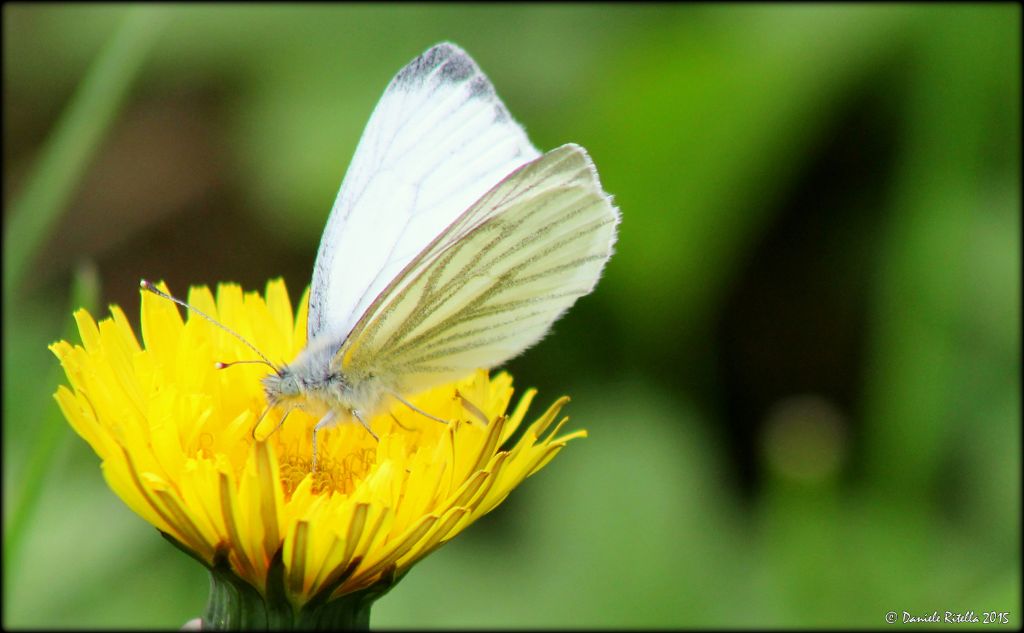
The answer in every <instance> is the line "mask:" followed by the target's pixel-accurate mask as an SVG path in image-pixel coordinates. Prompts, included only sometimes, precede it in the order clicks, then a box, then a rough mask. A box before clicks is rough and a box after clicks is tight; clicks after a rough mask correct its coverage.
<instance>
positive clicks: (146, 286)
mask: <svg viewBox="0 0 1024 633" xmlns="http://www.w3.org/2000/svg"><path fill="white" fill-rule="evenodd" d="M139 287H140V288H142V289H143V290H148V291H149V292H152V293H153V294H155V295H157V296H158V297H163V298H164V299H167V300H168V301H173V302H174V303H177V304H178V305H180V306H181V307H183V308H185V309H186V310H191V311H192V312H195V313H196V314H198V315H199V316H201V317H203V318H204V319H206V320H207V321H209V322H210V323H213V324H214V325H216V326H217V327H219V328H220V329H222V330H224V331H225V332H227V333H228V334H230V335H231V336H233V337H235V338H237V339H238V340H240V341H242V342H243V343H245V345H246V346H247V347H248V348H249V349H251V350H252V351H254V352H256V355H257V356H259V357H260V358H262V359H263V360H239V361H235V362H233V363H217V369H225V368H227V367H230V366H232V365H238V364H239V363H260V364H263V365H266V366H268V367H270V368H271V369H273V370H274V371H278V369H277V365H275V364H274V363H272V362H270V359H269V358H267V357H266V356H264V355H263V352H261V351H259V350H258V349H256V346H255V345H253V344H252V343H250V342H249V341H247V340H245V339H244V338H243V337H242V335H241V334H239V333H238V332H235V331H234V330H232V329H231V328H229V327H228V326H226V325H224V324H223V323H221V322H220V321H218V320H217V319H215V318H213V317H212V316H210V315H209V314H206V313H205V312H203V311H202V310H200V309H199V308H195V307H193V306H190V305H189V304H187V303H185V302H184V301H182V300H181V299H176V298H174V297H172V296H171V295H169V294H167V293H166V292H163V291H161V290H158V289H157V288H156V286H154V285H153V284H151V283H150V282H148V281H146V280H145V279H143V280H141V281H140V282H139Z"/></svg>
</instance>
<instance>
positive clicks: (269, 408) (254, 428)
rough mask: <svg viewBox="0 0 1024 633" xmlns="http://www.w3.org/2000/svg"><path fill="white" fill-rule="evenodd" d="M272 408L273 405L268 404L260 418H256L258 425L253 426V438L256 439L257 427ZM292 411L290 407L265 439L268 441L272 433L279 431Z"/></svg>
mask: <svg viewBox="0 0 1024 633" xmlns="http://www.w3.org/2000/svg"><path fill="white" fill-rule="evenodd" d="M272 408H273V407H272V406H270V405H268V406H267V408H266V409H265V410H264V411H263V415H261V416H260V419H259V420H256V426H254V427H252V439H254V440H255V439H256V429H258V428H260V422H262V421H263V418H265V417H266V416H267V412H268V411H270V410H271V409H272ZM291 412H292V409H288V410H287V411H285V412H284V417H282V418H281V421H280V422H278V423H277V426H275V427H274V430H273V431H271V432H270V433H267V437H265V438H263V441H266V440H267V439H268V438H269V437H270V436H271V435H273V434H274V433H277V430H278V429H279V428H281V427H282V426H284V421H285V420H287V419H288V416H289V415H290V414H291ZM256 441H260V440H256Z"/></svg>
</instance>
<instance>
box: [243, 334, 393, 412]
mask: <svg viewBox="0 0 1024 633" xmlns="http://www.w3.org/2000/svg"><path fill="white" fill-rule="evenodd" d="M361 374H362V372H359V373H348V374H346V373H344V372H342V371H341V369H340V368H338V367H337V366H336V364H335V362H334V354H333V353H332V352H331V351H330V348H329V347H327V346H320V345H310V346H309V347H307V348H306V349H305V350H304V351H303V352H302V353H301V354H299V356H298V357H297V358H296V359H295V360H294V361H292V362H291V363H290V364H288V365H284V366H282V367H280V368H279V369H278V371H277V372H276V373H273V374H270V375H268V376H266V377H264V378H263V381H262V382H263V389H264V391H265V392H266V395H267V402H268V403H270V404H271V405H273V406H277V405H285V406H288V407H297V408H300V409H303V410H305V411H306V412H308V413H310V414H312V415H316V416H321V415H324V414H325V413H327V412H328V411H331V410H335V411H341V412H345V413H348V412H350V411H353V410H355V411H359V412H360V413H363V412H365V413H367V414H368V415H369V414H372V413H373V412H374V411H375V410H376V409H377V407H378V406H379V405H380V403H381V400H382V399H383V395H384V389H383V387H382V385H381V384H380V383H379V381H378V380H376V377H375V376H374V375H373V374H370V375H365V376H364V375H361Z"/></svg>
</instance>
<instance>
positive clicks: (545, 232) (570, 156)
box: [222, 42, 619, 471]
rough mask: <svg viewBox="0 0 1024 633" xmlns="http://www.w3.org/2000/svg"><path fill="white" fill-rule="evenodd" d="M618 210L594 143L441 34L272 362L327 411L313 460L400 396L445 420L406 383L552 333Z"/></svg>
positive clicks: (385, 114)
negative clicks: (536, 123) (543, 130)
mask: <svg viewBox="0 0 1024 633" xmlns="http://www.w3.org/2000/svg"><path fill="white" fill-rule="evenodd" d="M618 223H619V212H618V209H616V207H615V206H614V205H613V204H612V200H611V197H610V196H609V195H608V194H606V193H605V192H604V190H603V189H602V187H601V183H600V181H599V180H598V175H597V171H596V169H595V167H594V165H593V163H592V162H591V160H590V157H589V156H588V155H587V152H586V151H585V150H584V149H583V148H582V147H580V146H578V145H575V144H572V143H570V144H567V145H563V146H561V147H558V148H556V149H553V150H551V151H549V152H547V153H544V154H542V153H541V152H539V151H538V150H537V149H536V148H535V147H534V146H533V145H532V144H531V143H530V141H529V139H528V138H527V136H526V132H525V131H524V130H523V128H522V126H520V125H519V124H518V123H516V121H515V120H513V119H512V117H511V115H510V114H509V112H508V109H507V108H506V107H505V105H504V104H503V103H502V102H501V100H500V99H499V98H498V96H497V94H496V93H495V91H494V87H493V85H492V84H491V82H490V81H489V80H488V79H487V77H486V76H485V75H484V74H483V72H481V70H480V68H479V67H478V66H477V64H476V63H475V62H474V61H473V59H472V58H471V57H470V56H469V55H468V54H467V53H466V52H465V51H463V50H462V49H461V48H459V47H458V46H456V45H454V44H451V43H447V42H446V43H441V44H437V45H436V46H433V47H432V48H430V49H429V50H427V51H426V52H424V53H423V54H422V55H420V56H419V57H417V58H416V59H414V60H412V61H411V62H410V63H409V64H408V65H406V66H405V67H404V68H402V69H401V70H400V71H399V72H398V74H397V75H395V77H394V78H393V79H392V80H391V83H390V84H389V85H388V87H387V89H386V90H385V91H384V95H383V96H382V97H381V99H380V101H379V102H378V104H377V106H376V108H375V109H374V111H373V114H372V115H371V117H370V120H369V122H368V123H367V125H366V129H365V130H364V132H363V135H362V138H361V139H360V141H359V144H358V146H357V148H356V151H355V155H354V156H353V158H352V162H351V163H350V165H349V168H348V171H347V172H346V174H345V177H344V179H343V181H342V183H341V188H340V190H339V192H338V195H337V198H336V199H335V202H334V206H333V208H332V210H331V213H330V216H329V218H328V220H327V226H326V228H325V230H324V233H323V237H322V238H321V240H320V248H319V250H318V252H317V257H316V263H315V265H314V270H313V279H312V282H311V285H310V292H309V306H308V307H309V310H308V324H307V346H306V348H305V349H304V350H303V351H302V352H301V353H300V354H299V355H298V357H296V358H295V360H293V361H292V362H291V363H288V364H287V365H283V366H275V365H273V364H272V363H270V362H269V361H267V362H266V363H267V364H269V365H271V367H273V368H274V370H275V371H274V373H271V374H269V375H267V376H266V377H264V378H263V380H262V385H263V388H264V392H265V394H266V398H267V402H268V410H269V409H270V408H273V407H276V406H284V407H286V408H287V409H288V411H291V409H292V408H296V407H297V408H300V409H302V410H305V411H307V412H308V413H310V414H312V415H314V416H318V417H319V422H318V423H317V424H316V426H315V428H314V431H313V470H314V471H315V470H316V461H317V447H316V444H317V441H316V436H317V433H318V432H320V431H322V430H324V429H326V428H329V427H331V426H333V425H335V424H338V423H340V422H343V421H358V422H360V423H361V424H362V425H363V426H364V427H365V428H366V429H367V431H369V432H370V433H371V434H373V431H372V430H371V429H370V425H369V424H368V419H369V418H370V417H371V416H373V415H374V414H375V413H377V412H379V411H380V410H381V408H382V407H383V406H384V405H385V404H386V403H387V402H388V400H389V398H395V399H397V400H399V401H401V402H402V403H404V404H405V405H407V406H409V407H411V408H412V409H414V410H416V411H419V412H420V413H423V414H424V415H426V416H428V417H431V418H433V419H435V420H438V421H440V422H444V420H441V419H440V418H436V417H434V416H432V415H430V414H429V413H427V412H424V411H420V410H419V409H418V408H416V407H414V406H413V405H412V404H411V403H409V401H408V400H407V399H406V398H405V396H406V395H410V394H415V393H417V392H419V391H422V390H424V389H427V388H430V387H433V386H436V385H438V384H443V383H445V382H448V381H451V380H455V379H458V378H461V377H464V376H465V375H467V374H468V373H470V372H472V371H473V370H475V369H477V368H491V367H494V366H497V365H500V364H501V363H503V362H505V361H507V360H509V359H511V358H512V357H514V356H516V355H518V354H519V353H521V352H522V351H523V350H525V349H526V348H528V347H530V346H531V345H533V344H534V343H536V342H537V341H538V340H540V339H541V338H542V337H543V336H544V335H545V333H546V332H547V331H548V330H549V328H550V327H551V324H552V323H553V322H554V321H555V320H556V319H558V317H559V316H561V315H562V313H564V312H565V311H566V310H567V309H568V308H569V307H570V306H571V305H572V304H573V303H574V302H575V301H576V299H578V298H579V297H581V296H583V295H586V294H588V293H590V292H591V290H593V288H594V286H595V285H596V283H597V281H598V278H599V277H600V276H601V272H602V270H603V268H604V266H605V263H606V262H607V261H608V259H609V257H610V256H611V254H612V248H613V245H614V242H615V238H616V230H617V225H618ZM261 356H262V355H261ZM264 360H266V359H265V358H264ZM257 362H260V361H257ZM222 365H223V364H222ZM286 416H287V413H286ZM283 419H284V418H282V422H283ZM278 426H280V423H279V424H278ZM374 437H376V436H375V435H374Z"/></svg>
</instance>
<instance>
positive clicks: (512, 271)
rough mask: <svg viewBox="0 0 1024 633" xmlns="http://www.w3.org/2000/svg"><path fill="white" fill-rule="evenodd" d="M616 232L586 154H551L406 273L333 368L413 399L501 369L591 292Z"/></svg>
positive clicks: (513, 178) (473, 210)
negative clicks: (475, 373) (389, 383)
mask: <svg viewBox="0 0 1024 633" xmlns="http://www.w3.org/2000/svg"><path fill="white" fill-rule="evenodd" d="M617 223H618V211H617V210H616V209H615V208H614V207H613V206H612V204H611V200H610V198H609V197H608V196H607V194H605V193H604V191H603V190H602V188H601V184H600V182H599V181H598V179H597V174H596V172H595V171H594V169H593V166H592V164H591V162H590V159H589V157H588V156H587V154H586V152H585V151H584V150H583V148H581V147H579V146H576V145H565V146H563V147H560V148H558V149H555V150H552V151H551V152H548V153H547V154H545V155H544V156H542V157H540V158H538V159H536V160H534V161H532V162H530V163H529V164H527V165H525V166H523V167H522V168H520V169H519V170H517V171H515V172H513V173H512V174H510V175H509V176H508V177H506V178H505V179H504V180H502V181H501V182H500V183H498V184H497V185H496V186H495V187H494V188H493V189H492V190H491V191H489V192H488V193H487V194H486V195H484V196H483V197H482V198H481V199H480V200H478V201H477V202H476V203H475V204H473V205H472V206H471V207H470V208H469V209H468V210H467V211H466V212H465V213H464V214H462V215H461V216H460V217H459V218H458V219H457V220H456V221H455V222H453V223H452V224H451V225H450V226H449V227H448V228H447V229H446V230H445V231H444V232H443V233H442V234H441V235H440V236H438V237H437V238H436V239H435V240H434V241H433V242H432V243H431V244H430V245H429V246H428V247H427V248H426V249H425V250H424V251H423V252H422V253H421V254H420V255H419V256H418V257H416V258H415V259H414V260H413V261H412V262H411V263H410V264H408V266H407V267H406V269H405V270H404V271H403V272H402V273H401V274H400V275H399V276H398V277H396V279H394V281H392V283H391V284H390V285H389V286H388V288H387V289H386V290H385V291H384V292H383V293H382V294H381V295H380V296H379V297H377V299H376V301H374V303H373V305H372V306H371V307H370V309H369V310H367V312H366V313H365V314H364V315H363V317H362V318H361V319H360V320H359V322H358V324H357V325H356V326H355V328H354V329H353V330H352V333H351V335H350V336H349V338H348V340H347V341H346V342H345V344H344V346H343V347H342V348H341V351H340V352H339V354H338V356H337V357H336V361H335V362H336V363H337V364H338V365H340V367H339V368H340V369H341V370H342V371H343V372H345V373H347V374H351V375H371V374H373V375H379V376H385V377H387V378H388V379H389V380H393V381H394V382H395V388H396V389H400V390H402V391H410V392H412V391H418V390H420V389H425V388H427V387H429V386H432V385H434V384H438V383H440V382H444V381H445V380H449V379H452V378H455V377H459V376H461V375H464V374H465V373H467V372H469V371H471V370H472V369H474V368H476V367H493V366H495V365H497V364H500V363H502V362H504V361H505V360H508V359H509V358H512V357H513V356H516V355H517V354H519V353H520V352H522V351H523V350H524V349H526V348H527V347H529V346H530V345H532V344H533V343H535V342H536V341H538V340H539V339H540V338H541V337H542V336H543V335H544V334H545V332H547V330H548V329H549V328H550V326H551V324H552V323H553V322H554V321H555V320H556V319H557V318H558V317H559V316H560V315H561V314H562V312H564V311H565V310H566V309H568V308H569V307H570V306H571V305H572V304H573V302H575V300H576V299H577V298H579V297H580V296H583V295H585V294H587V293H589V292H590V291H591V290H592V289H593V287H594V285H595V284H596V283H597V280H598V278H599V277H600V274H601V270H602V268H603V267H604V264H605V262H606V261H607V260H608V258H609V257H610V255H611V251H612V245H613V243H614V241H615V226H616V224H617Z"/></svg>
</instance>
